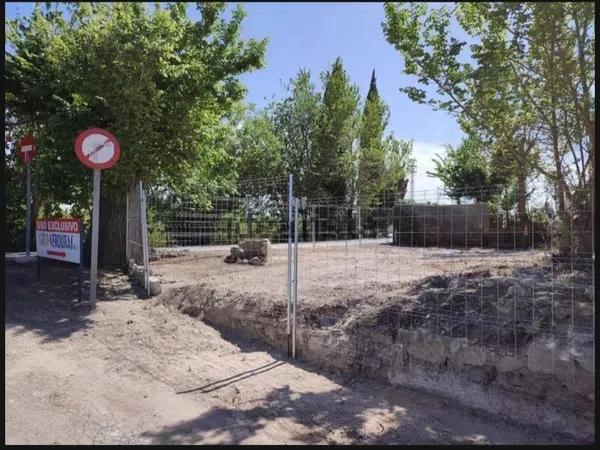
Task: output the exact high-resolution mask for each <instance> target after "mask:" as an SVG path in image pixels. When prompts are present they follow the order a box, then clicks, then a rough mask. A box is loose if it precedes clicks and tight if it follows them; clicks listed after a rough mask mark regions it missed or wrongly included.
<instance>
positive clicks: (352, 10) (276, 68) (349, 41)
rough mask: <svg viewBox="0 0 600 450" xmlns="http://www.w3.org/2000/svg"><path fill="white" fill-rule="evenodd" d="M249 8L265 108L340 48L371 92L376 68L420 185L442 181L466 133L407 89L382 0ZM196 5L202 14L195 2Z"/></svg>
mask: <svg viewBox="0 0 600 450" xmlns="http://www.w3.org/2000/svg"><path fill="white" fill-rule="evenodd" d="M234 6H235V4H230V6H229V7H230V8H233V7H234ZM244 8H245V9H246V12H247V16H246V18H245V20H244V22H243V30H242V38H257V39H262V38H264V37H268V38H269V44H268V46H267V54H266V66H265V68H264V69H261V70H258V71H255V72H252V73H248V74H245V75H243V76H242V77H241V79H242V81H243V82H244V83H245V85H246V86H247V88H248V94H247V101H249V102H252V103H254V104H256V106H257V107H258V108H261V107H264V106H266V104H267V103H269V102H270V101H271V100H272V99H273V98H281V96H282V95H283V94H284V85H285V84H287V83H288V81H289V80H290V78H293V77H294V76H295V75H296V73H297V72H298V70H299V69H300V68H305V69H308V70H310V73H311V75H312V78H313V82H314V83H315V84H316V86H317V87H318V88H319V90H320V89H321V81H320V74H321V72H323V71H325V70H327V69H328V68H329V67H330V66H331V64H332V63H333V62H334V61H335V59H336V58H337V57H338V56H339V57H340V58H341V59H342V63H343V64H344V67H345V68H346V70H347V72H348V75H349V77H350V79H351V80H352V82H353V83H355V84H357V85H358V87H359V90H360V95H361V98H362V99H364V97H366V94H367V91H368V89H369V82H370V79H371V71H372V70H373V69H375V73H376V77H377V88H378V91H379V95H380V97H381V98H383V100H384V101H385V102H386V103H387V104H388V106H389V108H390V120H389V124H388V129H387V131H388V132H392V133H393V134H394V136H395V137H396V138H399V139H407V140H412V141H413V155H414V157H415V158H416V162H417V172H416V175H415V181H414V189H415V191H423V190H427V191H429V190H435V189H436V188H439V187H441V186H442V184H441V182H440V181H439V180H437V179H435V178H431V177H428V176H427V175H426V172H427V171H428V170H432V169H433V163H432V158H433V156H434V155H435V154H436V153H439V154H443V153H444V145H445V144H450V145H457V144H458V143H459V142H460V139H461V136H462V133H461V131H460V128H459V126H458V124H457V123H456V121H455V120H454V118H452V117H451V116H450V115H449V114H447V113H445V112H442V111H433V110H432V109H431V108H430V107H428V106H426V105H419V104H416V103H413V102H412V101H411V100H410V99H409V98H408V97H407V96H406V95H405V94H403V93H401V92H400V91H399V88H400V87H404V86H410V85H416V80H415V77H412V76H407V75H403V74H402V67H403V62H402V59H401V56H400V54H399V53H398V52H397V51H396V50H395V49H394V48H393V47H392V46H391V45H390V44H388V43H387V41H386V40H385V37H384V35H383V31H382V27H381V23H382V22H383V21H384V19H385V16H384V11H383V4H382V3H351V2H349V3H244ZM32 9H33V3H8V4H6V17H7V18H14V17H15V16H16V15H17V14H19V15H27V14H29V13H30V12H31V10H32ZM189 13H190V15H191V16H192V17H193V18H197V17H198V14H197V12H196V11H195V8H194V7H193V6H191V7H190V8H189Z"/></svg>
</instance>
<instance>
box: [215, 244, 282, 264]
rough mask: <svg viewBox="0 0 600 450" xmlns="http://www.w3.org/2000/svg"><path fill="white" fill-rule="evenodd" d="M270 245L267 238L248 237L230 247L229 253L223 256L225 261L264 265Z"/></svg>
mask: <svg viewBox="0 0 600 450" xmlns="http://www.w3.org/2000/svg"><path fill="white" fill-rule="evenodd" d="M270 247H271V243H270V241H269V240H268V239H248V240H245V241H244V242H242V243H241V244H240V245H234V246H233V247H231V250H230V253H229V255H227V256H226V257H225V262H226V263H229V264H234V263H241V264H250V265H251V266H264V265H265V264H266V263H267V261H268V256H269V249H270Z"/></svg>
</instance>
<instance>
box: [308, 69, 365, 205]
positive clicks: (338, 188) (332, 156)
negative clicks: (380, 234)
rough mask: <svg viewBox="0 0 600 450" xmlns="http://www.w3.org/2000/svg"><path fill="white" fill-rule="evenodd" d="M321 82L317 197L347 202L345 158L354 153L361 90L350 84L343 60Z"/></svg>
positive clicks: (316, 169)
mask: <svg viewBox="0 0 600 450" xmlns="http://www.w3.org/2000/svg"><path fill="white" fill-rule="evenodd" d="M321 79H322V81H323V88H324V89H323V101H322V106H321V107H322V110H321V115H320V122H319V130H318V135H317V151H316V153H317V155H316V164H315V166H314V171H313V173H314V176H315V178H316V180H317V182H316V183H315V188H316V189H317V190H316V194H318V195H327V196H331V197H338V198H344V197H346V194H347V191H348V189H347V181H348V178H349V176H348V175H349V174H348V173H346V172H345V171H344V169H345V168H346V167H347V166H346V165H345V164H344V161H345V159H346V158H345V155H347V154H348V153H350V152H351V151H352V145H353V142H354V140H355V137H356V133H357V127H358V123H359V114H358V103H359V94H358V87H357V86H356V85H354V84H352V83H351V82H350V79H349V77H348V74H347V73H346V70H345V69H344V67H343V65H342V60H341V59H340V58H337V59H336V60H335V62H334V63H333V65H332V66H331V69H330V70H328V71H325V72H324V73H323V74H322V75H321Z"/></svg>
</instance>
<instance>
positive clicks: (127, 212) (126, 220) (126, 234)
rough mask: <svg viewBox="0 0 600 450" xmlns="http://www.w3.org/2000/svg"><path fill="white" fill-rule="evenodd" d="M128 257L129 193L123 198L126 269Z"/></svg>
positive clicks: (129, 253) (129, 254)
mask: <svg viewBox="0 0 600 450" xmlns="http://www.w3.org/2000/svg"><path fill="white" fill-rule="evenodd" d="M130 256H131V252H130V250H129V192H127V196H126V197H125V260H126V262H127V267H129V258H130Z"/></svg>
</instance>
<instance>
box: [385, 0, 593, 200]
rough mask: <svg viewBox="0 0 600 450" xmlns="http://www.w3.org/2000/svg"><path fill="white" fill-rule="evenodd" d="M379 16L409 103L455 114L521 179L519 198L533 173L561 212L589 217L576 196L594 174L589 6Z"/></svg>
mask: <svg viewBox="0 0 600 450" xmlns="http://www.w3.org/2000/svg"><path fill="white" fill-rule="evenodd" d="M385 13H386V21H385V23H384V25H383V28H384V33H385V36H386V38H387V40H388V42H390V43H391V44H392V45H394V46H395V48H396V49H397V50H398V51H399V52H400V54H401V55H402V57H403V59H404V71H405V73H406V74H409V75H415V76H417V81H418V86H407V87H404V88H403V89H402V90H403V91H404V92H405V93H406V94H407V95H408V96H409V98H411V99H412V100H413V101H416V102H419V103H427V104H430V105H432V106H433V107H434V108H439V109H443V110H446V111H449V112H451V113H452V114H455V115H456V116H457V118H458V119H459V121H460V123H461V125H462V126H463V127H464V128H465V131H467V132H468V133H470V134H472V133H478V134H480V135H481V136H482V137H483V138H484V139H486V140H487V142H488V143H489V144H490V145H488V147H487V148H488V149H489V151H490V152H495V153H496V160H497V161H499V162H501V163H503V164H506V167H507V168H512V169H513V172H514V173H513V175H515V176H516V177H517V178H518V179H519V180H520V181H519V185H520V188H519V190H520V191H522V192H520V193H519V195H518V197H519V198H524V195H525V190H526V186H525V183H524V180H525V179H526V177H527V176H528V175H530V174H531V173H533V172H539V173H541V174H543V175H544V176H545V177H546V179H547V181H548V182H549V183H551V184H552V185H554V186H556V189H555V192H556V197H555V200H556V203H557V206H558V210H559V211H562V212H564V211H565V209H566V205H567V204H568V203H570V204H572V205H573V206H574V207H575V208H582V207H583V208H587V206H586V205H587V204H588V202H589V195H587V194H583V195H580V193H581V192H584V193H588V192H589V190H590V188H591V186H592V179H593V175H594V162H593V146H592V140H593V131H592V129H593V122H592V118H591V109H592V104H593V96H592V93H591V92H592V89H593V87H594V85H595V72H594V63H595V58H594V54H595V53H594V49H595V39H594V15H595V11H594V5H593V4H592V3H577V2H572V3H560V2H552V3H548V4H546V3H544V4H540V3H498V2H478V3H461V4H458V5H457V6H456V7H455V8H452V10H451V9H450V8H449V7H448V5H444V6H442V7H441V8H437V9H436V8H430V7H429V6H428V5H426V4H411V5H406V4H402V5H398V4H391V3H390V4H386V5H385ZM452 23H455V24H456V25H457V27H462V29H463V31H464V33H466V35H467V36H468V38H469V40H470V41H471V42H470V45H467V41H466V40H464V39H463V38H462V36H459V35H458V34H456V33H453V32H451V24H452ZM431 88H433V89H431ZM519 209H522V205H521V206H520V208H519Z"/></svg>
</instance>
